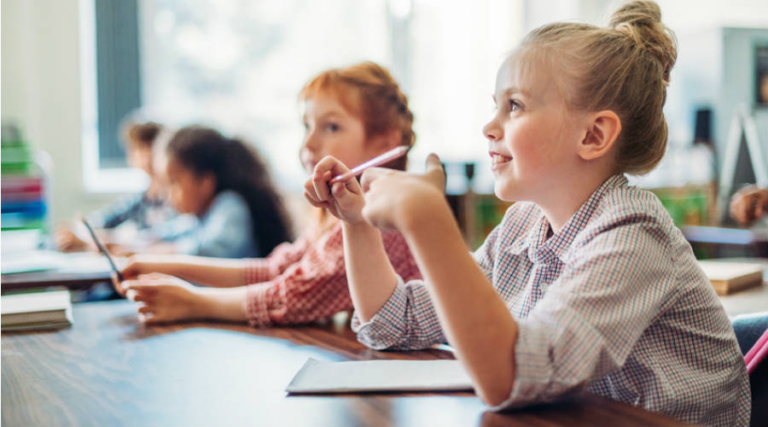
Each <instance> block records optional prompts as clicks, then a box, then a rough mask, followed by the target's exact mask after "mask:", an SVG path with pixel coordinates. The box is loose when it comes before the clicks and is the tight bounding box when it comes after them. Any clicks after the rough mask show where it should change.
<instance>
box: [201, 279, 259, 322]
mask: <svg viewBox="0 0 768 427" xmlns="http://www.w3.org/2000/svg"><path fill="white" fill-rule="evenodd" d="M246 298H247V288H246V287H245V286H238V287H235V288H228V289H200V294H199V299H198V302H197V307H196V308H195V310H196V311H197V313H198V314H199V318H201V319H211V320H226V321H230V322H244V321H246V320H248V318H247V317H246V315H245V312H244V311H243V303H244V302H245V299H246Z"/></svg>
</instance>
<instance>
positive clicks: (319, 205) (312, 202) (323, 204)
mask: <svg viewBox="0 0 768 427" xmlns="http://www.w3.org/2000/svg"><path fill="white" fill-rule="evenodd" d="M304 198H305V199H307V201H308V202H309V204H310V205H312V206H314V207H316V208H323V209H324V208H327V207H328V202H320V201H317V200H315V199H313V198H312V197H311V196H310V195H309V194H307V192H306V191H305V192H304Z"/></svg>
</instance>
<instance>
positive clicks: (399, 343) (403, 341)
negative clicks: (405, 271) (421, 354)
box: [352, 276, 445, 350]
mask: <svg viewBox="0 0 768 427" xmlns="http://www.w3.org/2000/svg"><path fill="white" fill-rule="evenodd" d="M397 280H398V283H397V286H396V287H395V290H394V292H393V293H392V295H391V296H390V297H389V299H388V300H387V302H386V303H384V305H383V306H382V307H381V308H380V309H379V311H377V312H376V314H375V315H374V316H373V317H372V318H371V319H370V320H369V321H367V322H364V323H363V322H361V321H360V318H359V317H358V316H357V313H355V314H354V315H353V317H352V330H353V331H355V332H357V339H358V340H359V341H360V342H361V343H363V344H365V345H366V346H368V347H370V348H373V349H376V350H384V349H391V350H417V349H422V348H426V347H429V346H431V345H434V344H440V343H444V342H445V336H444V335H443V330H442V328H441V327H440V321H439V320H438V319H437V313H436V312H435V308H434V306H433V305H432V301H431V300H430V298H429V293H428V292H427V289H426V287H425V286H424V282H423V281H421V280H411V281H410V282H408V283H403V279H401V278H400V277H399V276H398V278H397Z"/></svg>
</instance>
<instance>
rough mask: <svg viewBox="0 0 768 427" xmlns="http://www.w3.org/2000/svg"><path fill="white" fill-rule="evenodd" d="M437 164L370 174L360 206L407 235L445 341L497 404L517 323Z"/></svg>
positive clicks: (509, 380)
mask: <svg viewBox="0 0 768 427" xmlns="http://www.w3.org/2000/svg"><path fill="white" fill-rule="evenodd" d="M440 169H441V166H440V162H439V160H438V159H437V157H436V156H430V158H429V159H428V160H427V172H426V174H425V175H414V174H405V173H400V174H392V173H389V174H380V175H378V174H377V175H375V176H374V175H373V174H372V175H370V176H369V177H368V182H364V188H366V197H365V199H366V206H365V211H364V213H365V217H366V219H367V220H368V221H369V222H370V223H372V224H374V225H376V226H377V227H379V228H385V229H397V230H399V231H400V232H402V233H403V234H404V235H405V236H406V238H407V240H408V244H409V245H410V247H411V250H413V252H414V254H415V256H416V260H417V262H418V264H419V268H420V269H421V272H422V274H424V276H425V282H426V284H427V287H428V289H429V292H430V296H431V298H432V301H433V303H434V306H435V308H436V310H437V314H438V317H439V318H440V323H441V324H442V326H443V329H444V331H445V334H446V336H447V338H448V341H449V342H450V343H451V345H453V346H454V347H455V348H456V351H457V353H458V357H459V359H460V360H461V361H462V363H463V365H464V366H465V368H466V369H467V371H468V372H469V374H470V376H471V377H472V379H473V382H474V383H475V389H476V391H477V392H478V394H479V395H480V396H481V397H482V399H483V400H484V401H486V402H487V403H488V404H489V405H492V406H495V405H498V404H500V403H502V402H504V401H505V400H506V399H507V397H509V395H510V392H511V390H512V385H513V383H514V378H515V345H516V342H517V323H516V322H515V320H514V319H513V317H512V315H511V314H510V312H509V311H508V310H507V307H506V305H505V304H504V302H503V301H502V299H501V298H500V297H499V295H498V294H497V293H496V290H495V289H494V288H493V286H492V284H491V283H490V282H489V281H488V279H486V277H485V275H484V274H483V272H482V270H480V268H479V267H478V266H477V264H476V263H475V260H474V259H473V258H472V257H471V256H470V254H469V252H468V251H467V248H466V246H465V244H464V241H463V239H462V237H461V232H460V231H459V229H458V227H457V225H456V222H455V221H454V219H453V216H452V214H451V211H450V208H449V207H448V204H447V203H446V201H445V197H444V195H443V191H442V188H441V187H439V186H438V185H436V181H437V180H435V179H434V176H435V175H437V174H442V172H441V171H440ZM490 325H492V326H493V327H489V326H490Z"/></svg>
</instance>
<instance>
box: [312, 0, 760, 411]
mask: <svg viewBox="0 0 768 427" xmlns="http://www.w3.org/2000/svg"><path fill="white" fill-rule="evenodd" d="M675 58H676V48H675V43H674V38H673V36H672V34H671V32H670V31H669V30H668V29H667V28H666V27H665V26H664V25H663V24H662V23H661V13H660V10H659V7H658V5H656V3H653V2H648V1H635V2H631V3H629V4H627V5H625V6H623V7H621V8H620V9H619V10H618V11H617V12H616V13H614V15H613V17H612V19H611V22H610V24H609V26H608V27H607V28H599V27H596V26H592V25H585V24H575V23H556V24H550V25H546V26H543V27H541V28H538V29H536V30H534V31H532V32H531V33H530V34H528V36H527V37H526V38H525V39H524V41H523V42H522V44H521V45H520V46H519V47H518V48H517V49H516V50H515V51H514V52H513V53H512V54H511V55H510V56H509V57H508V59H507V60H506V61H505V62H504V63H503V65H502V66H501V67H500V69H499V71H498V75H497V79H496V91H495V94H494V96H493V98H494V101H495V103H496V106H497V111H496V114H495V116H494V117H493V118H492V119H491V121H490V122H489V123H488V124H487V125H486V126H485V128H484V129H483V133H484V135H485V136H486V138H487V140H488V147H487V150H488V153H489V155H490V156H491V158H492V166H491V169H492V171H493V174H494V177H495V193H496V195H497V196H498V197H499V198H501V199H503V200H507V201H515V202H516V203H515V204H514V205H513V206H512V207H511V208H510V209H509V210H508V211H507V213H506V215H505V217H504V219H503V221H502V223H501V224H500V225H499V226H498V227H497V228H496V229H495V230H494V231H493V232H492V233H491V234H490V235H489V236H488V238H487V240H486V241H485V243H484V244H483V245H482V247H480V249H478V250H477V251H476V252H475V253H474V254H469V253H467V251H466V247H465V246H464V242H463V240H462V238H461V233H460V231H459V229H458V227H457V225H456V222H455V221H454V219H453V217H452V215H451V212H450V209H449V207H448V205H447V203H446V201H445V198H444V195H443V191H442V182H443V179H444V177H443V173H442V171H441V169H440V166H439V162H438V161H437V158H436V157H434V156H432V157H430V158H429V159H428V162H427V172H426V173H425V174H424V175H414V174H405V173H395V172H390V171H383V170H371V171H369V173H366V174H365V175H364V176H363V179H362V186H361V187H354V188H352V189H347V190H345V189H344V188H340V187H339V185H338V184H335V185H334V186H333V188H332V189H331V191H329V190H328V186H327V180H325V171H327V170H333V172H334V173H335V172H338V171H343V170H344V168H343V167H342V166H341V165H340V164H339V163H338V162H336V161H335V160H334V159H325V160H323V161H322V162H321V163H320V164H319V165H318V167H317V168H316V169H315V174H314V176H313V181H312V183H311V184H312V187H313V189H314V191H311V192H308V198H309V199H310V200H311V201H312V202H313V203H316V204H321V203H322V204H329V205H333V206H334V210H335V211H340V212H341V213H342V217H344V218H345V221H346V223H345V226H344V231H345V234H344V239H345V244H346V245H347V248H348V251H347V252H348V255H347V274H348V277H349V283H350V287H351V293H352V296H353V301H354V304H355V309H356V314H355V317H354V319H353V328H354V329H355V330H356V331H357V333H358V338H359V339H360V340H361V341H362V342H364V343H366V344H367V345H369V346H370V347H372V348H376V349H418V348H423V347H426V346H429V345H432V344H435V343H440V342H445V341H447V342H449V343H450V344H452V345H453V346H454V347H455V348H456V354H457V357H458V359H459V360H460V361H461V362H462V363H463V365H464V366H465V368H466V369H467V371H468V372H469V374H470V376H471V378H472V380H473V382H474V385H475V390H476V391H477V393H478V394H479V396H480V397H481V398H482V399H483V400H484V401H485V402H487V403H488V404H489V405H491V406H492V407H494V408H496V409H503V408H513V407H519V406H523V405H528V404H533V403H540V402H548V401H552V400H555V399H558V398H562V397H563V396H569V395H574V394H577V393H580V392H582V391H589V392H591V393H596V394H600V395H603V396H606V397H609V398H611V399H615V400H619V401H623V402H627V403H630V404H632V405H636V406H639V407H643V408H645V409H647V410H651V411H656V412H662V413H665V414H667V415H669V416H672V417H676V418H679V419H681V420H684V421H687V422H690V423H696V424H707V425H733V426H737V425H738V426H746V425H748V423H749V411H750V401H749V385H748V381H747V375H746V370H745V367H744V360H743V358H742V356H741V353H740V351H739V347H738V345H737V343H736V339H735V337H734V333H733V329H732V328H731V325H730V323H729V321H728V318H727V316H726V315H725V312H724V310H723V308H722V306H721V304H720V302H719V301H718V298H717V296H716V295H715V293H714V291H713V290H712V287H711V285H710V284H709V283H708V281H707V278H706V277H705V276H704V274H703V273H702V271H701V269H700V268H699V266H698V264H697V262H696V259H695V258H694V255H693V253H692V251H691V248H690V246H689V244H688V243H687V242H686V240H685V238H684V237H683V235H682V234H681V233H680V231H679V230H678V229H677V228H676V227H675V226H674V224H673V223H672V220H671V219H670V217H669V215H668V214H667V213H666V211H665V210H664V208H663V207H662V205H661V203H660V202H659V201H658V199H657V198H656V197H655V196H654V195H653V194H651V193H649V192H647V191H643V190H640V189H637V188H634V187H630V186H628V185H627V179H626V178H625V176H624V174H627V173H629V174H642V173H645V172H647V171H650V170H651V169H653V168H654V167H655V166H656V165H657V164H658V162H659V160H660V159H661V157H662V156H663V154H664V150H665V145H666V140H667V125H666V121H665V119H664V115H663V113H662V108H663V105H664V100H665V94H666V86H667V85H668V83H669V74H670V70H671V68H672V66H673V64H674V62H675ZM478 148H479V147H478ZM363 192H364V198H363V197H362V196H361V194H363ZM363 205H364V208H362V206H363ZM373 226H375V227H378V228H380V229H388V230H398V231H400V232H401V233H403V234H404V235H405V236H406V239H407V240H408V243H409V245H410V247H411V249H412V250H413V251H414V254H415V256H416V260H417V262H418V264H419V267H420V269H421V271H422V273H423V274H424V276H425V280H424V281H420V280H417V281H410V282H408V281H406V280H403V279H402V278H399V277H398V276H397V275H396V274H395V273H394V272H393V271H392V268H391V267H389V266H388V265H387V263H386V260H385V259H384V258H383V257H382V256H381V250H380V249H378V248H373V249H370V248H371V247H372V242H374V243H375V241H376V238H375V229H374V228H373ZM363 253H364V254H365V256H362V255H360V254H363ZM353 255H354V256H353Z"/></svg>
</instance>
